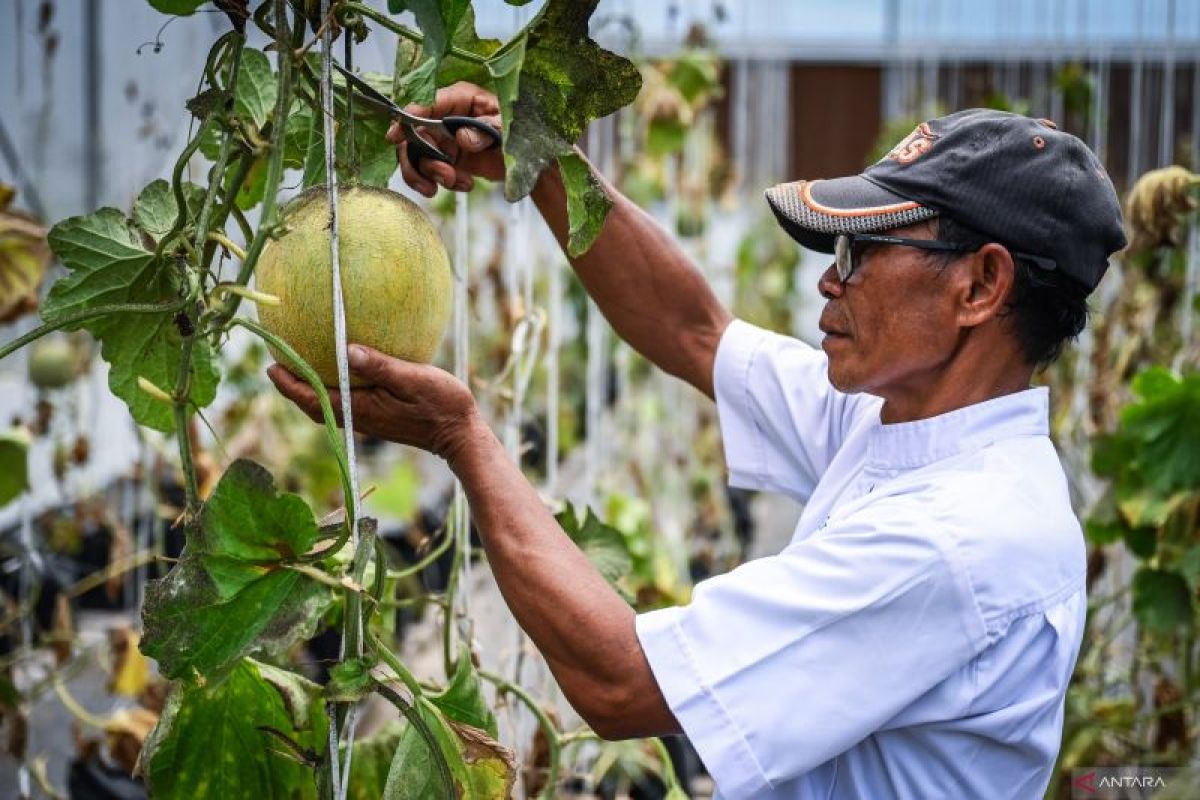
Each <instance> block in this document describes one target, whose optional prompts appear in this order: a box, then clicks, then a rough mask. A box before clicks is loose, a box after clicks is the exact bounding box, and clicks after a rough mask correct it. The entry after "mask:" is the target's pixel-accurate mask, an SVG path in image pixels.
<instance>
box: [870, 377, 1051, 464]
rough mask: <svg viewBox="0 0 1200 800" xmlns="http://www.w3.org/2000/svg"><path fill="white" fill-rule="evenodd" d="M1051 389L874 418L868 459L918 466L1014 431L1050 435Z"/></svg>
mask: <svg viewBox="0 0 1200 800" xmlns="http://www.w3.org/2000/svg"><path fill="white" fill-rule="evenodd" d="M1049 409H1050V390H1049V389H1047V388H1046V387H1045V386H1038V387H1034V388H1031V389H1025V390H1023V391H1020V392H1014V393H1013V394H1007V395H1003V396H1002V397H995V398H992V399H991V400H985V401H984V402H982V403H975V404H973V405H969V406H965V407H964V408H959V409H955V410H954V411H949V412H947V413H945V414H939V415H938V416H936V417H929V418H928V419H919V420H916V421H914V422H896V423H892V424H890V425H885V424H883V423H876V425H875V428H874V429H873V430H872V431H871V433H870V438H869V440H868V444H867V463H868V464H869V465H870V466H873V467H879V468H883V469H915V468H917V467H923V466H925V465H926V464H932V463H933V462H935V461H940V460H942V459H944V458H949V457H950V456H955V455H958V454H960V453H967V452H971V451H974V450H979V449H981V448H984V447H987V446H988V445H990V444H992V443H994V442H997V441H1000V440H1001V439H1008V438H1011V437H1014V436H1047V435H1049V432H1050V424H1049Z"/></svg>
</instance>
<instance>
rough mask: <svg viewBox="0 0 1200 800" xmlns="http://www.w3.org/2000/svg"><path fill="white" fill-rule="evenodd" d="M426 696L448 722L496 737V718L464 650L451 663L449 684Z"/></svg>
mask: <svg viewBox="0 0 1200 800" xmlns="http://www.w3.org/2000/svg"><path fill="white" fill-rule="evenodd" d="M427 697H428V698H429V702H431V703H433V704H434V705H435V706H437V707H438V709H439V710H441V712H442V713H443V714H445V715H446V716H447V717H449V718H450V719H452V720H456V721H457V722H462V723H465V724H467V725H470V726H472V727H474V728H479V729H481V730H484V731H486V732H487V733H488V734H489V735H491V736H493V737H495V736H497V735H498V734H497V727H496V717H495V715H494V714H492V710H491V709H490V708H488V705H487V701H486V700H484V698H483V684H482V681H480V679H479V673H478V672H476V671H475V665H474V664H472V663H471V654H470V653H469V652H468V651H467V649H466V647H463V648H462V649H461V650H460V651H459V654H458V659H457V660H456V661H455V662H454V675H452V676H451V678H450V684H449V685H448V686H447V687H446V688H445V689H443V690H442V691H441V692H439V693H437V694H430V695H427Z"/></svg>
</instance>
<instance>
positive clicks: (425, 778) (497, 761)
mask: <svg viewBox="0 0 1200 800" xmlns="http://www.w3.org/2000/svg"><path fill="white" fill-rule="evenodd" d="M414 708H415V710H416V712H417V714H418V715H419V716H420V718H421V719H422V720H423V721H424V722H425V724H426V726H427V727H428V728H429V730H430V732H432V734H433V736H434V739H435V740H436V741H437V745H438V750H439V751H440V753H441V755H442V757H443V758H445V760H446V763H447V765H448V766H449V767H450V774H451V777H452V780H453V782H454V787H453V789H454V793H455V794H456V795H457V796H459V797H470V798H472V800H505V799H506V798H508V797H509V795H510V794H511V791H512V784H513V779H514V777H515V774H516V763H515V759H514V757H513V754H512V752H511V751H509V750H508V749H507V748H505V747H503V746H502V745H500V744H499V743H497V742H496V741H495V740H494V739H493V738H492V737H491V736H490V735H489V734H488V733H487V732H486V731H482V730H480V729H478V728H475V727H472V726H470V725H463V724H461V723H456V722H453V721H450V720H447V719H446V718H445V717H444V716H443V715H442V713H441V712H440V711H439V710H438V709H437V707H435V706H434V705H433V704H432V703H431V702H430V701H429V700H428V699H426V698H420V699H418V700H417V702H416V703H415V704H414ZM433 758H434V756H433V754H432V753H431V752H430V749H429V746H428V743H427V742H426V740H425V738H424V737H422V736H421V735H420V733H419V732H418V731H417V729H416V728H415V727H413V726H412V725H409V726H407V727H406V728H405V729H404V733H403V734H402V735H401V737H400V742H399V744H398V745H397V747H396V752H395V754H394V756H393V758H392V764H391V768H390V769H389V771H388V776H387V781H386V784H385V786H384V790H383V794H382V797H383V798H385V800H418V799H419V800H425V799H426V798H430V797H443V796H445V787H444V786H443V785H442V782H441V781H442V779H441V778H440V776H439V771H438V770H437V768H436V767H435V765H434V761H433Z"/></svg>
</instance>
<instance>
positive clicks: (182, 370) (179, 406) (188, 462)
mask: <svg viewBox="0 0 1200 800" xmlns="http://www.w3.org/2000/svg"><path fill="white" fill-rule="evenodd" d="M195 341H196V340H195V338H194V337H192V336H189V337H187V338H186V339H184V340H183V345H182V347H181V349H180V353H179V375H178V377H177V378H176V380H175V439H176V441H177V442H178V444H179V463H180V466H182V467H183V490H184V494H185V497H186V498H187V504H186V506H185V507H184V510H185V512H186V516H185V521H190V520H191V519H192V518H193V517H194V515H195V513H196V512H197V511H198V510H199V509H200V486H199V483H198V482H197V480H196V464H195V462H194V461H193V460H192V437H191V435H190V434H191V432H190V431H189V430H188V410H189V406H190V405H191V402H190V401H191V388H192V348H193V346H194V345H195Z"/></svg>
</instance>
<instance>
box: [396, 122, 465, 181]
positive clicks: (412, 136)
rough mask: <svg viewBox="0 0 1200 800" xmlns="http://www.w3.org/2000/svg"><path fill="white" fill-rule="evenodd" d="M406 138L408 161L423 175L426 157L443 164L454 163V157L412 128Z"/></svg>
mask: <svg viewBox="0 0 1200 800" xmlns="http://www.w3.org/2000/svg"><path fill="white" fill-rule="evenodd" d="M404 140H405V141H406V142H408V163H409V164H412V168H413V169H415V170H416V171H417V172H418V173H419V174H421V175H424V174H425V173H423V172H421V162H422V161H423V160H424V159H426V158H428V159H429V160H431V161H440V162H442V163H443V164H453V163H454V159H452V158H450V156H448V155H446V154H445V153H443V152H442V151H441V150H439V149H437V148H436V147H434V146H433V145H431V144H430V143H429V142H427V141H425V138H424V137H423V136H421V135H420V134H419V133H417V132H415V131H411V130H410V131H409V134H408V135H407V136H405V137H404Z"/></svg>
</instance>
